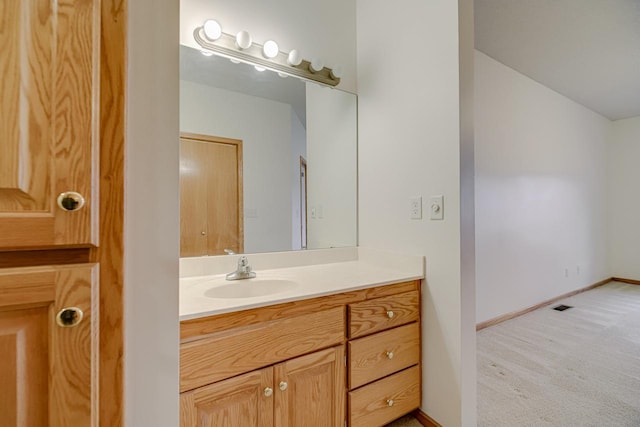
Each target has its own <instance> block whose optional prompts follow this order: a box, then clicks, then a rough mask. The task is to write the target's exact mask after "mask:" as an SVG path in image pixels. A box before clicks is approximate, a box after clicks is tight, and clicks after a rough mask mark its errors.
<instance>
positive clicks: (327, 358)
mask: <svg viewBox="0 0 640 427" xmlns="http://www.w3.org/2000/svg"><path fill="white" fill-rule="evenodd" d="M419 321H420V282H419V281H412V282H403V283H398V284H392V285H387V286H380V287H375V288H369V289H363V290H358V291H353V292H345V293H342V294H336V295H329V296H325V297H318V298H312V299H309V300H303V301H294V302H289V303H284V304H278V305H274V306H267V307H262V308H256V309H250V310H244V311H240V312H232V313H225V314H220V315H217V316H211V317H207V318H202V319H191V320H187V321H184V322H181V325H180V330H181V340H182V341H181V346H180V390H181V392H182V393H181V398H180V401H181V417H182V421H181V422H182V424H181V427H209V426H234V427H235V426H276V427H297V426H305V427H307V426H312V427H313V426H323V427H324V426H326V427H342V426H344V425H349V426H367V427H371V426H375V425H380V426H381V425H384V424H386V423H388V422H390V421H393V420H394V419H396V418H399V417H401V416H403V415H405V414H407V413H409V412H411V411H412V410H414V409H417V408H418V407H419V405H420V388H421V387H420V385H421V379H420V376H421V373H420V322H419ZM345 350H347V352H346V354H345Z"/></svg>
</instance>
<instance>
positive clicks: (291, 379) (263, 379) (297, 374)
mask: <svg viewBox="0 0 640 427" xmlns="http://www.w3.org/2000/svg"><path fill="white" fill-rule="evenodd" d="M343 359H344V347H343V346H338V347H335V348H330V349H327V350H322V351H318V352H315V353H311V354H309V355H306V356H301V357H298V358H295V359H292V360H288V361H286V362H283V363H280V364H277V365H274V366H270V367H267V368H263V369H260V370H257V371H253V372H250V373H248V374H244V375H240V376H237V377H233V378H230V379H227V380H223V381H219V382H216V383H213V384H210V385H207V386H203V387H200V388H197V389H195V390H192V391H189V392H185V393H182V394H181V396H180V407H181V426H182V427H269V426H279V427H289V426H290V427H294V426H308V427H325V426H326V427H341V426H342V425H344V405H345V402H344V362H343Z"/></svg>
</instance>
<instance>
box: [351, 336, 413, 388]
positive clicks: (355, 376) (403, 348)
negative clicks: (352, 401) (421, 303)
mask: <svg viewBox="0 0 640 427" xmlns="http://www.w3.org/2000/svg"><path fill="white" fill-rule="evenodd" d="M419 362H420V328H419V327H418V324H417V323H411V324H409V325H405V326H400V327H398V328H395V329H391V330H389V331H384V332H379V333H377V334H374V335H369V336H368V337H364V338H359V339H357V340H353V341H350V342H349V387H350V388H352V389H353V388H357V387H360V386H362V385H364V384H367V383H369V382H371V381H374V380H377V379H379V378H382V377H384V376H385V375H389V374H392V373H394V372H397V371H400V370H402V369H404V368H408V367H409V366H412V365H417V364H418V363H419Z"/></svg>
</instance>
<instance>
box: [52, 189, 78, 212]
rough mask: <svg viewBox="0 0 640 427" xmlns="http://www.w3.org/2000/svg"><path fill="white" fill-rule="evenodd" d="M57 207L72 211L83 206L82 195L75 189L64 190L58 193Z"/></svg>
mask: <svg viewBox="0 0 640 427" xmlns="http://www.w3.org/2000/svg"><path fill="white" fill-rule="evenodd" d="M57 202H58V207H59V208H60V209H62V210H63V211H67V212H73V211H77V210H78V209H80V208H82V207H83V206H84V197H82V194H80V193H76V192H75V191H66V192H64V193H60V195H58V200H57Z"/></svg>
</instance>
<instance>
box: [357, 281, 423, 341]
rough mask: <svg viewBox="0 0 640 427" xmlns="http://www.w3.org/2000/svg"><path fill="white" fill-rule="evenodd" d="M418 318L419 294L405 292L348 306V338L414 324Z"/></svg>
mask: <svg viewBox="0 0 640 427" xmlns="http://www.w3.org/2000/svg"><path fill="white" fill-rule="evenodd" d="M419 318H420V293H419V292H417V291H415V292H407V293H404V294H399V295H391V296H388V297H383V298H376V299H372V300H367V301H362V302H358V303H355V304H350V305H349V338H357V337H362V336H364V335H368V334H371V333H374V332H378V331H383V330H385V329H389V328H393V327H396V326H400V325H404V324H406V323H410V322H415V321H417V320H418V319H419Z"/></svg>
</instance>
